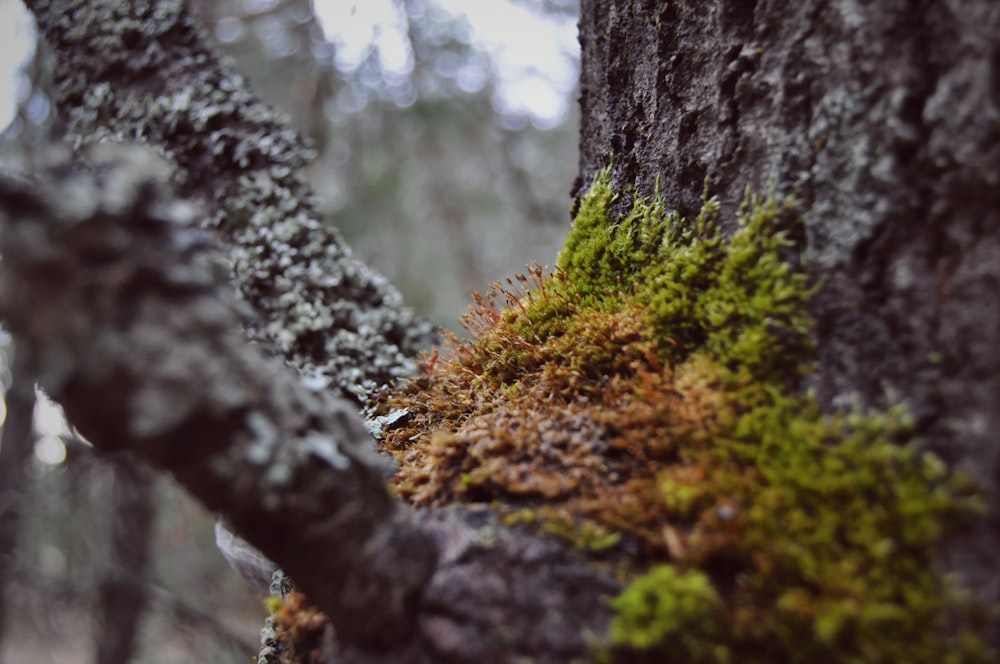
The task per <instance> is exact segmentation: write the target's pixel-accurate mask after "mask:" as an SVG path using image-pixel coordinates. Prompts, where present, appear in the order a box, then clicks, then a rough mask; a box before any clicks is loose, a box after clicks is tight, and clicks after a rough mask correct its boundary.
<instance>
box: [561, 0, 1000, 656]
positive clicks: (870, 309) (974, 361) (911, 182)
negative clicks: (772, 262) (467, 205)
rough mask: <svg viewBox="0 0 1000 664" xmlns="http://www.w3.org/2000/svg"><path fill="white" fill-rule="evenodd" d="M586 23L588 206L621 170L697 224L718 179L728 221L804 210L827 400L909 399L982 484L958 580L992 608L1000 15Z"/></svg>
mask: <svg viewBox="0 0 1000 664" xmlns="http://www.w3.org/2000/svg"><path fill="white" fill-rule="evenodd" d="M582 17H583V18H582V20H581V23H580V29H581V33H580V42H581V44H582V47H583V67H582V96H581V105H582V128H581V143H580V180H578V184H577V191H576V192H575V193H576V195H577V196H579V195H580V193H581V191H582V190H583V187H584V186H585V185H586V184H588V183H589V182H590V181H591V180H592V179H593V177H594V174H595V173H596V172H597V171H598V170H600V169H601V168H604V167H605V166H607V165H608V164H609V163H610V164H612V166H613V171H612V172H613V178H614V182H615V186H616V189H618V190H624V189H627V188H629V187H634V188H635V189H636V190H637V191H638V192H639V193H641V194H644V195H647V196H648V195H651V194H652V193H653V192H654V190H656V189H657V188H658V189H659V191H660V192H661V194H662V195H664V196H665V198H666V201H667V206H668V207H676V208H677V209H679V210H681V211H682V212H684V213H687V214H690V213H692V212H694V211H697V209H698V208H699V207H700V204H701V193H702V191H703V188H704V184H705V181H706V179H707V181H708V184H709V189H710V192H711V193H713V194H718V196H719V198H720V199H721V201H722V203H723V205H724V206H729V207H730V208H732V207H735V206H737V205H738V204H739V203H740V200H741V199H742V196H743V191H744V188H745V187H747V186H751V187H753V188H755V189H757V190H758V191H760V190H767V189H768V188H769V187H772V186H774V187H776V188H777V191H778V192H779V193H784V194H791V195H793V196H795V197H796V199H798V201H799V202H800V207H799V210H800V211H801V214H802V216H803V218H804V220H805V227H806V238H805V246H804V248H803V257H804V258H805V260H806V261H807V263H808V266H809V269H810V270H811V271H812V272H813V273H814V274H815V275H816V277H817V279H818V280H819V281H820V282H821V283H822V288H821V290H820V291H819V293H818V295H817V296H816V297H815V298H814V300H813V313H814V315H815V317H816V320H817V322H818V330H817V331H818V342H819V344H818V360H819V371H818V373H817V374H816V376H815V385H814V386H815V388H816V390H817V392H818V394H819V396H820V399H821V401H822V403H823V404H824V405H825V406H826V407H827V408H829V409H837V408H842V407H845V406H850V405H851V404H852V402H854V401H855V400H856V399H860V400H861V402H862V403H863V404H865V405H871V406H879V407H880V406H885V405H887V404H890V403H893V402H900V401H902V402H903V403H905V404H906V405H907V406H908V408H909V411H910V413H911V414H912V415H913V417H914V419H915V420H916V425H917V432H918V434H919V435H920V436H921V438H922V440H923V444H924V445H925V446H926V447H927V448H929V449H932V450H933V451H935V452H936V453H937V454H938V455H939V456H941V457H942V458H943V459H945V460H946V461H947V462H948V463H949V464H950V465H952V466H953V467H955V468H957V469H959V470H962V471H965V472H967V473H969V474H971V475H972V476H973V477H974V478H975V479H976V480H978V481H979V482H980V483H981V484H982V485H983V486H984V487H985V488H987V490H988V491H989V493H990V498H989V500H990V505H991V508H990V513H991V514H992V515H993V516H992V518H991V520H990V521H988V522H985V523H983V524H982V527H981V528H978V529H975V530H968V531H965V532H962V533H958V534H956V535H954V536H953V540H951V541H950V542H949V543H948V544H949V546H948V551H949V553H948V554H947V555H946V557H945V563H946V565H947V567H948V569H950V570H951V571H953V572H956V573H957V574H958V575H959V577H960V578H962V579H963V580H965V581H966V582H968V583H969V586H970V587H971V588H974V589H975V590H976V592H977V593H978V594H979V595H980V597H981V598H982V599H983V600H984V601H987V602H995V601H996V600H997V599H998V598H1000V573H998V568H997V566H996V551H997V550H998V547H1000V529H998V528H997V527H996V525H995V524H996V517H997V515H1000V492H997V491H996V490H995V487H996V486H997V485H998V482H1000V444H998V443H997V438H996V432H997V431H1000V409H998V408H997V403H1000V298H998V285H1000V4H997V3H996V2H994V1H993V0H979V1H968V0H967V1H963V2H958V1H955V0H934V1H930V2H912V1H904V0H892V1H888V2H876V3H856V2H851V1H848V0H843V1H837V2H817V1H813V0H807V1H806V2H802V3H795V4H788V3H784V2H759V1H757V2H750V1H744V0H715V1H712V2H651V1H648V0H584V2H583V6H582ZM723 216H725V215H723ZM991 523H992V526H991ZM994 633H995V634H996V630H995V631H994ZM998 636H1000V635H998Z"/></svg>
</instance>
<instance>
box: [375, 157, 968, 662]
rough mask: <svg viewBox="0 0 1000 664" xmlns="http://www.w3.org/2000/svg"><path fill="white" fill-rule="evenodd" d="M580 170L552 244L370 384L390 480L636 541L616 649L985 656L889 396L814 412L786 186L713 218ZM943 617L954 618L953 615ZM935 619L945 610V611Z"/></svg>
mask: <svg viewBox="0 0 1000 664" xmlns="http://www.w3.org/2000/svg"><path fill="white" fill-rule="evenodd" d="M614 199H615V194H614V192H613V191H612V189H611V185H610V181H609V178H608V177H607V175H602V176H601V177H599V178H598V179H597V181H596V182H595V183H594V185H593V187H592V189H591V191H590V193H589V194H588V195H587V196H586V197H585V198H584V200H583V201H581V206H580V211H579V213H578V216H577V219H576V221H575V223H574V227H573V230H572V231H571V233H570V234H569V236H568V238H567V241H566V246H565V249H564V250H563V252H562V253H561V254H560V256H559V260H558V269H557V270H556V271H555V273H554V274H552V275H548V276H546V275H544V274H543V272H542V271H541V269H539V268H535V269H532V270H530V271H529V273H528V274H527V275H526V276H524V277H521V278H519V279H518V281H517V282H510V283H508V284H507V286H506V287H501V286H497V287H495V288H494V290H493V292H492V293H491V294H490V295H488V296H486V297H479V296H477V299H476V304H475V306H474V307H473V309H472V312H471V313H470V314H469V315H468V316H467V317H466V319H465V321H464V323H465V326H466V327H467V329H468V330H469V331H470V333H471V335H472V339H471V340H470V341H461V340H459V339H458V338H454V337H453V338H452V340H451V342H450V349H449V352H448V355H447V357H446V358H445V359H442V358H440V357H438V356H435V357H433V358H430V359H429V360H428V361H427V362H426V366H425V373H424V375H423V377H422V378H420V379H419V380H417V381H414V382H411V383H409V384H407V385H405V386H402V387H401V388H399V389H397V390H396V391H394V392H391V393H388V394H386V395H383V397H382V400H381V401H380V403H379V405H378V409H379V412H382V413H392V412H395V413H399V412H406V414H407V416H406V417H405V418H400V419H399V420H397V423H396V425H395V427H394V428H391V429H390V430H389V431H387V432H386V433H385V434H384V440H383V442H382V445H383V447H384V448H385V449H386V450H388V451H390V452H391V453H393V454H394V455H395V456H396V457H397V458H398V459H399V461H400V465H401V471H400V473H399V474H398V476H397V479H396V486H397V489H398V490H399V492H400V494H401V495H403V496H404V497H406V498H407V499H409V500H411V501H413V502H415V503H418V504H446V503H451V502H455V501H468V502H490V503H493V504H495V505H497V507H498V508H499V509H502V510H506V511H507V513H508V519H509V520H513V521H529V522H533V523H536V524H539V527H541V528H543V529H545V530H547V531H549V532H554V533H556V534H559V535H562V536H565V537H570V538H571V539H573V540H574V541H576V542H578V543H579V544H580V545H581V546H582V547H584V548H587V549H590V550H600V551H601V552H602V555H608V552H609V551H610V552H612V554H613V553H614V552H615V551H618V552H619V553H620V558H621V559H623V560H626V559H627V560H628V561H629V563H630V564H631V568H630V571H629V572H628V573H629V574H632V572H638V573H637V574H636V575H634V576H632V579H633V580H632V583H631V585H630V586H629V588H628V589H627V590H626V591H625V592H624V593H623V594H622V595H621V596H620V597H619V598H617V599H616V600H615V603H614V607H615V609H616V618H615V620H614V622H613V624H612V628H611V633H610V636H609V641H610V644H611V648H610V649H609V651H608V652H607V653H605V654H606V655H608V656H609V657H621V658H622V659H624V660H627V661H639V660H641V659H642V658H644V657H645V658H648V659H649V660H650V661H661V659H662V657H664V656H666V655H667V654H673V655H674V656H679V654H680V653H684V654H685V657H681V658H680V660H681V661H719V662H725V661H740V662H744V661H749V662H775V661H803V662H805V661H829V662H853V661H865V662H894V661H911V662H915V661H928V662H930V661H977V658H978V657H980V656H983V657H985V655H983V654H982V653H979V651H978V650H977V648H978V646H976V645H975V644H976V641H975V639H973V638H971V637H968V636H967V635H966V633H965V631H964V628H963V627H956V626H955V625H956V624H957V625H962V624H963V623H962V622H961V620H960V619H958V618H956V616H958V615H959V613H958V611H959V607H958V603H957V601H956V600H955V599H954V598H955V595H954V593H952V592H950V591H949V590H948V589H947V587H946V583H945V581H944V580H943V579H941V578H940V577H939V576H938V575H936V574H935V573H934V572H933V569H932V554H933V548H934V545H935V543H936V542H937V541H938V540H939V538H940V537H941V535H942V531H943V528H944V525H945V524H946V523H947V522H949V520H952V521H953V520H954V518H955V517H956V516H957V515H963V514H970V513H971V511H972V509H973V503H974V501H973V499H971V498H968V497H966V496H967V495H968V493H969V492H968V491H967V489H966V488H965V487H963V486H961V485H960V483H959V482H958V481H956V480H955V479H954V478H952V477H950V476H949V474H948V473H947V472H946V470H945V469H944V468H943V467H942V466H941V464H940V463H939V462H938V461H936V460H935V459H934V458H933V457H929V456H924V457H921V456H918V455H917V454H916V453H915V452H914V451H913V448H912V445H911V443H910V440H909V439H910V436H911V434H910V430H909V426H908V423H907V420H906V417H905V414H904V413H903V412H902V411H899V412H896V411H894V412H889V413H845V414H842V415H838V416H826V415H824V414H822V413H821V412H820V410H819V408H818V407H817V404H816V402H815V400H814V398H813V397H811V396H809V395H802V394H801V393H800V392H799V391H797V390H796V387H797V385H798V383H799V382H800V380H801V378H802V377H803V376H804V375H805V374H806V373H808V371H809V370H810V366H809V364H808V359H809V357H810V356H811V350H812V343H813V341H812V339H813V335H812V327H811V325H812V324H811V321H810V319H809V317H808V314H807V311H806V305H807V302H808V299H809V296H810V294H811V290H810V287H809V285H808V283H807V280H806V277H805V276H804V275H803V274H802V273H800V272H798V271H796V270H795V269H793V266H792V265H790V264H788V263H787V262H786V261H785V260H784V259H783V255H784V253H785V252H786V249H787V248H788V246H789V244H790V242H789V240H788V236H787V234H786V233H787V231H788V230H789V229H791V228H793V226H794V224H795V223H796V219H795V214H794V204H793V203H791V202H785V203H778V202H776V201H775V200H774V199H773V198H764V197H754V196H750V195H748V196H747V198H746V201H745V203H744V205H743V206H742V207H741V209H740V211H739V213H738V220H739V229H738V230H737V231H736V232H735V233H734V234H733V235H732V237H730V238H728V239H727V238H724V237H723V235H722V234H721V232H720V230H719V226H718V223H717V222H718V215H719V205H718V203H717V202H716V201H714V200H706V201H705V204H704V207H703V209H702V211H701V213H700V214H699V216H698V217H697V218H696V219H693V220H683V219H680V218H678V217H677V216H676V215H674V214H672V213H668V212H667V211H666V210H665V209H664V206H663V204H662V202H659V201H656V200H653V201H646V200H636V201H635V202H634V204H633V206H632V210H631V212H630V213H629V214H628V215H627V216H625V217H624V218H621V219H617V220H612V219H611V216H610V214H609V210H610V208H611V204H612V203H613V202H614ZM956 620H957V622H956ZM949 621H951V622H949Z"/></svg>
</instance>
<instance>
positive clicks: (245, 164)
mask: <svg viewBox="0 0 1000 664" xmlns="http://www.w3.org/2000/svg"><path fill="white" fill-rule="evenodd" d="M25 4H26V5H27V6H28V7H29V8H30V9H31V10H32V12H33V13H34V15H35V17H36V19H37V21H38V25H39V28H40V29H41V31H42V33H43V34H44V36H45V40H46V41H47V43H48V44H49V45H50V46H51V47H52V49H53V52H54V54H55V58H56V62H57V65H56V75H55V80H56V91H55V94H56V102H57V106H58V108H59V111H60V113H62V114H63V116H64V118H65V120H66V122H67V125H68V127H69V130H70V132H71V137H72V138H74V139H75V141H76V142H77V143H78V144H89V143H94V142H99V141H109V140H110V141H118V142H142V143H146V144H148V145H150V146H152V147H153V148H154V149H156V151H157V152H159V153H160V154H162V155H164V156H165V157H167V158H168V159H169V160H170V161H171V162H173V164H174V165H175V167H176V170H175V171H174V178H175V180H176V183H177V184H178V185H179V187H180V189H181V191H182V193H183V194H184V195H185V196H187V197H190V198H195V199H197V200H199V201H200V202H201V203H202V204H203V205H204V206H205V207H206V209H207V210H208V215H207V216H206V224H207V225H210V226H212V227H214V228H215V229H216V230H217V232H218V233H219V235H220V237H221V238H222V240H223V244H224V247H223V248H224V251H225V253H226V255H227V258H228V260H229V263H230V266H231V269H232V271H233V276H234V279H235V282H236V284H237V286H238V288H239V291H240V293H241V294H242V296H243V298H244V299H245V300H246V301H247V302H248V303H249V304H250V306H251V307H252V309H253V311H254V314H255V315H254V316H253V317H251V318H248V319H247V320H246V321H244V324H245V327H246V329H247V330H248V332H249V334H250V335H251V337H252V338H254V339H257V340H262V341H266V342H268V343H269V345H273V346H274V347H275V348H276V349H277V351H278V352H279V353H281V354H282V355H283V356H284V357H285V358H286V359H288V360H289V361H290V362H291V363H292V364H293V365H294V366H296V367H297V368H298V369H299V370H300V371H301V372H302V373H303V374H304V375H306V376H308V377H310V378H313V379H314V380H315V381H316V382H320V383H322V382H326V383H328V384H331V385H333V386H335V387H337V388H339V389H340V390H342V391H343V392H344V393H346V394H358V393H360V392H363V391H365V390H367V389H369V388H371V387H373V386H377V385H383V384H385V383H387V382H389V381H390V380H391V379H393V378H394V377H397V376H400V375H403V374H406V373H408V372H409V371H410V370H411V369H412V360H411V358H412V357H413V356H414V355H415V354H416V351H417V350H418V349H419V348H421V347H423V346H424V345H427V344H428V343H429V342H430V341H431V340H432V339H433V337H434V332H433V330H432V328H431V326H430V325H429V324H428V323H427V322H425V321H423V320H421V319H419V318H417V317H415V316H414V315H413V314H412V313H411V312H410V311H409V310H407V309H405V308H404V307H403V306H402V303H401V299H400V297H399V294H398V293H397V291H396V290H395V289H394V288H393V287H392V286H391V285H390V284H388V283H387V282H386V280H385V279H384V278H383V277H381V276H380V275H378V274H375V273H373V272H372V271H371V270H369V269H368V268H367V267H366V266H365V265H364V264H362V263H361V262H359V261H357V260H355V259H353V258H352V257H351V253H350V250H349V249H348V248H347V247H346V246H345V245H344V243H343V241H342V240H341V238H340V236H339V234H338V233H337V231H336V230H335V229H334V228H333V227H331V226H329V225H327V224H325V223H323V221H322V220H321V219H320V216H319V213H318V211H317V209H316V203H315V199H314V195H313V193H312V191H311V190H310V188H309V186H308V185H307V184H306V180H305V176H304V173H303V168H302V167H303V166H304V164H305V163H306V162H307V160H308V159H309V157H310V150H309V148H308V147H307V146H306V144H305V142H304V140H303V139H302V138H301V137H300V136H299V135H297V134H296V133H295V132H294V131H292V130H291V129H290V128H289V127H288V126H287V125H286V124H285V123H284V122H283V120H282V119H280V118H279V117H277V116H276V114H275V112H274V111H273V110H272V109H271V108H269V107H268V106H266V105H265V104H263V103H262V102H260V101H259V100H258V99H257V98H256V97H255V96H254V95H253V93H252V92H251V90H250V88H249V86H248V84H247V82H246V81H245V80H244V79H243V78H241V77H240V76H239V75H237V74H235V73H233V72H231V71H229V70H228V69H227V68H226V67H225V66H223V64H222V63H220V62H219V60H218V59H217V57H216V56H215V54H214V53H213V52H212V51H211V50H210V49H209V48H208V46H206V44H205V42H204V40H203V39H202V36H201V35H200V34H199V32H198V30H197V28H196V26H195V24H194V23H193V21H192V20H191V17H190V16H189V14H188V12H187V10H186V9H185V7H184V3H183V2H182V0H137V1H128V2H124V1H121V0H27V1H26V3H25Z"/></svg>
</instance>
